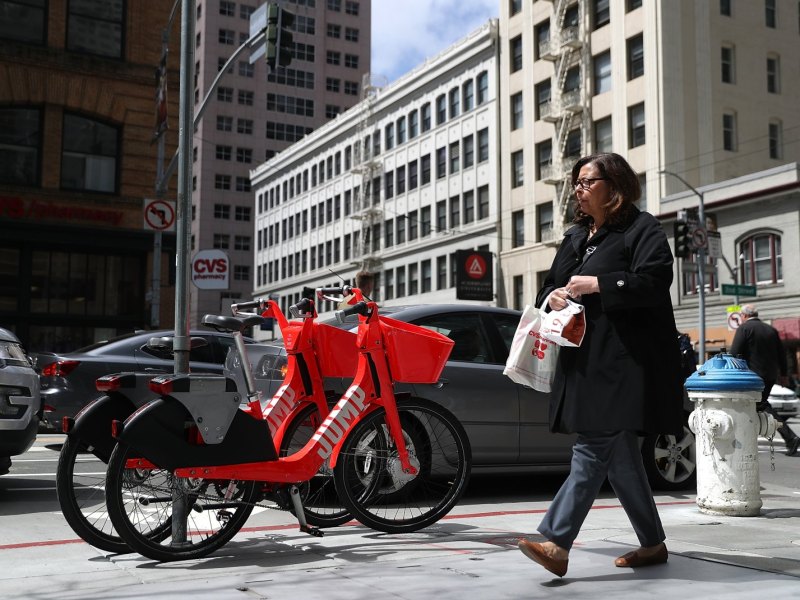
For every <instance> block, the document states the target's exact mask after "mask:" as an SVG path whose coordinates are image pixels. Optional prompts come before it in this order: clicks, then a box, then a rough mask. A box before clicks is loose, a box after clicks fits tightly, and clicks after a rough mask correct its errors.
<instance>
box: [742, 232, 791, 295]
mask: <svg viewBox="0 0 800 600" xmlns="http://www.w3.org/2000/svg"><path fill="white" fill-rule="evenodd" d="M739 256H740V259H739V270H740V272H741V273H742V277H743V280H744V281H743V282H742V283H744V284H745V285H758V284H771V283H779V282H781V281H783V257H782V254H781V236H780V235H779V234H777V233H771V232H765V233H758V234H755V235H753V236H751V237H748V238H746V239H744V240H742V241H741V242H740V243H739Z"/></svg>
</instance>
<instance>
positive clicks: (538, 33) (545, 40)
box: [533, 19, 550, 60]
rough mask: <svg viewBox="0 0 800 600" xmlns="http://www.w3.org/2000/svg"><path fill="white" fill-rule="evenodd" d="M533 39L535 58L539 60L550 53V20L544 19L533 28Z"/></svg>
mask: <svg viewBox="0 0 800 600" xmlns="http://www.w3.org/2000/svg"><path fill="white" fill-rule="evenodd" d="M533 40H534V51H535V53H536V54H535V58H536V60H539V59H541V58H542V56H547V55H549V54H550V20H549V19H548V20H547V21H542V22H541V23H539V24H538V25H536V27H534V28H533Z"/></svg>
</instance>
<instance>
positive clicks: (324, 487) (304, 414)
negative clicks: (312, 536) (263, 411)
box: [280, 404, 352, 527]
mask: <svg viewBox="0 0 800 600" xmlns="http://www.w3.org/2000/svg"><path fill="white" fill-rule="evenodd" d="M321 422H322V419H321V418H320V416H319V411H318V410H317V407H316V405H314V404H309V405H308V406H306V407H305V408H303V409H301V410H300V412H298V413H297V416H295V417H294V418H293V419H292V422H291V423H289V425H288V426H287V428H286V433H285V435H284V436H283V441H282V442H281V449H280V455H281V456H289V455H291V454H294V453H295V452H298V451H300V450H302V449H303V447H304V446H305V445H306V443H307V442H308V440H310V439H311V436H312V435H314V433H315V432H316V431H317V428H318V427H319V425H320V423H321ZM297 487H298V489H299V491H300V499H301V501H302V503H303V512H304V513H305V517H306V521H307V522H308V524H309V525H314V526H316V527H337V526H339V525H342V524H344V523H347V522H348V521H350V520H351V519H352V516H351V515H350V512H349V511H348V510H347V508H345V506H344V504H343V503H342V501H341V500H339V495H338V494H337V493H336V484H335V483H334V481H333V470H332V469H331V468H330V464H329V462H328V461H327V460H326V461H325V463H324V464H323V465H322V466H321V467H320V469H319V471H317V473H316V474H315V475H314V477H313V478H312V479H311V480H310V481H306V482H303V483H301V484H300V485H298V486H297ZM289 510H290V511H291V512H292V513H294V507H292V506H291V505H290V506H289Z"/></svg>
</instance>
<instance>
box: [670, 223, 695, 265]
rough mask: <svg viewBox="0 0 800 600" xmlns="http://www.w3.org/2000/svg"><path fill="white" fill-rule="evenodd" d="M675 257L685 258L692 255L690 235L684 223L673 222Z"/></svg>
mask: <svg viewBox="0 0 800 600" xmlns="http://www.w3.org/2000/svg"><path fill="white" fill-rule="evenodd" d="M674 234H675V256H677V257H680V258H687V257H688V256H689V255H690V254H691V253H692V234H691V231H690V230H689V224H688V223H687V222H686V221H675V224H674Z"/></svg>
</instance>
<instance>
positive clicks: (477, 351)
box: [414, 313, 489, 363]
mask: <svg viewBox="0 0 800 600" xmlns="http://www.w3.org/2000/svg"><path fill="white" fill-rule="evenodd" d="M414 324H415V325H420V326H422V327H425V328H427V329H431V330H433V331H436V332H438V333H441V334H442V335H446V336H447V337H449V338H450V339H451V340H453V341H454V342H455V345H454V346H453V350H452V351H451V352H450V360H458V361H464V362H474V363H485V362H489V350H488V348H489V344H488V343H487V340H486V335H485V334H484V331H483V327H482V326H481V320H480V317H479V315H477V314H474V313H456V314H452V313H451V314H447V315H434V316H432V317H424V318H422V319H417V320H415V321H414Z"/></svg>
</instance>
